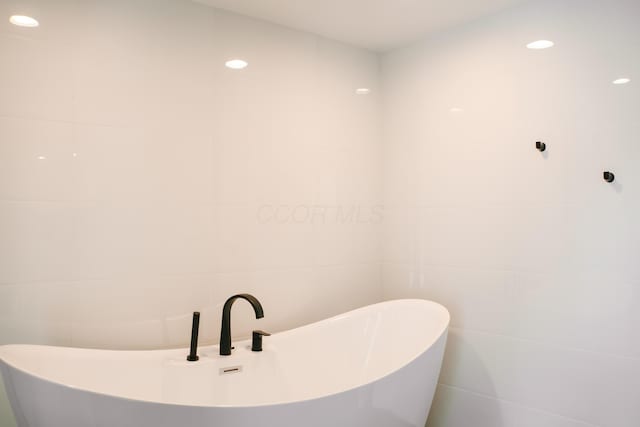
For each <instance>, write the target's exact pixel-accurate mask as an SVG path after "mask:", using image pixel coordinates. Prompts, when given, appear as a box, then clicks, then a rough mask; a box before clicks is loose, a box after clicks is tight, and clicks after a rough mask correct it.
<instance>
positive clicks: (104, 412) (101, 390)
mask: <svg viewBox="0 0 640 427" xmlns="http://www.w3.org/2000/svg"><path fill="white" fill-rule="evenodd" d="M448 324H449V314H448V312H447V310H446V309H445V308H444V307H442V306H441V305H438V304H436V303H434V302H430V301H424V300H397V301H389V302H384V303H380V304H375V305H371V306H368V307H364V308H361V309H358V310H354V311H351V312H348V313H346V314H343V315H340V316H336V317H333V318H330V319H327V320H323V321H320V322H317V323H313V324H311V325H307V326H303V327H301V328H297V329H293V330H289V331H285V332H281V333H278V334H274V335H273V336H270V337H265V339H264V351H262V352H252V351H251V349H250V343H249V342H248V341H239V342H234V346H235V350H234V351H233V354H232V355H231V356H220V355H218V346H211V347H203V348H201V349H200V351H199V354H200V360H199V361H197V362H187V361H186V359H185V356H186V354H187V351H186V350H158V351H105V350H85V349H75V348H62V347H46V346H32V345H7V346H2V347H0V366H1V368H2V375H3V378H4V382H5V387H6V389H7V392H8V395H9V399H10V401H11V406H12V408H13V411H14V413H15V416H16V419H17V422H18V426H20V427H208V426H211V427H249V426H260V427H309V426H312V427H316V426H317V427H409V426H411V427H423V426H424V424H425V421H426V419H427V415H428V412H429V408H430V406H431V401H432V398H433V394H434V391H435V388H436V382H437V379H438V375H439V371H440V365H441V363H442V356H443V353H444V347H445V342H446V336H447V327H448ZM227 371H228V372H227Z"/></svg>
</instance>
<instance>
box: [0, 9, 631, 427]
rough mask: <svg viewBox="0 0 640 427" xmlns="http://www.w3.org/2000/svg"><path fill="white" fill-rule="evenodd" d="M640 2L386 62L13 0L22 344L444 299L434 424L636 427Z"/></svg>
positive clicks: (8, 54) (529, 18) (570, 14)
mask: <svg viewBox="0 0 640 427" xmlns="http://www.w3.org/2000/svg"><path fill="white" fill-rule="evenodd" d="M16 7H20V8H22V9H21V10H17V9H16ZM18 12H22V13H26V14H31V15H35V16H37V17H38V19H39V20H40V22H41V24H42V25H41V26H40V27H39V28H38V29H35V30H34V29H24V28H17V27H13V26H11V25H10V24H9V23H8V22H7V20H6V19H4V18H1V17H2V16H9V15H11V14H14V13H18ZM638 16H640V10H639V9H638V5H637V2H635V1H634V0H615V1H613V2H599V1H596V0H582V1H578V0H561V1H550V0H548V1H543V2H530V4H528V5H525V6H522V7H519V8H515V9H512V10H510V11H506V12H503V13H502V14H498V15H496V16H494V17H490V18H487V19H484V20H481V21H478V22H475V23H470V24H468V25H466V26H463V27H461V28H458V29H454V30H451V31H448V32H445V33H442V34H440V35H437V36H435V37H432V38H430V39H428V40H426V41H424V42H420V43H417V44H415V45H413V46H410V47H407V48H405V49H400V50H397V51H394V52H391V53H387V54H385V55H383V56H382V74H381V75H380V74H379V69H378V57H377V56H376V55H374V54H371V53H368V52H364V51H361V50H357V49H352V48H349V47H346V46H343V45H341V44H339V43H336V42H333V41H328V40H325V39H322V38H319V37H316V36H313V35H310V34H304V33H299V32H295V31H292V30H289V29H284V28H281V27H277V26H273V25H270V24H267V23H264V22H260V21H255V20H251V19H248V18H244V17H241V16H237V15H233V14H230V13H226V12H221V11H217V10H214V9H211V8H206V7H204V6H201V5H197V4H194V3H191V2H188V1H179V0H171V1H166V2H154V1H151V0H135V1H130V0H127V1H125V0H116V1H104V0H89V1H80V0H65V1H60V2H55V5H53V4H52V3H51V2H46V1H44V0H42V1H34V2H31V3H30V4H29V5H27V4H26V3H22V4H20V3H16V2H0V63H1V64H2V66H1V67H0V94H1V96H0V235H1V236H2V239H0V343H8V342H28V343H41V344H52V345H73V346H87V347H108V348H157V347H166V346H184V345H186V344H187V340H188V338H189V336H188V332H189V327H190V320H191V317H190V315H191V312H192V311H194V310H199V311H201V312H202V316H203V322H202V332H201V336H202V339H203V341H204V342H206V343H210V342H215V341H217V339H218V334H219V323H218V322H219V315H220V309H221V305H222V304H223V302H224V300H225V298H226V297H227V296H229V295H231V294H233V293H236V292H239V291H243V292H250V293H253V294H255V295H256V296H258V297H259V299H260V300H261V301H262V302H263V304H264V307H265V312H266V317H265V319H263V320H262V321H261V322H260V323H261V325H262V327H263V329H267V330H273V331H277V330H281V329H287V328H290V327H292V326H295V325H300V324H304V323H307V322H311V321H314V320H318V319H321V318H324V317H327V316H330V315H333V314H337V313H340V312H343V311H345V310H348V309H350V308H354V307H357V306H361V305H364V304H367V303H371V302H375V301H377V300H379V299H380V298H381V296H382V295H384V297H386V298H403V297H419V298H428V299H433V300H435V301H439V302H441V303H443V304H444V305H445V306H447V307H448V308H449V310H450V311H451V313H452V332H451V339H450V344H449V347H448V350H447V357H446V361H445V365H444V367H443V373H442V378H441V385H440V387H439V391H438V394H437V396H436V400H435V402H434V406H433V411H432V415H431V417H430V420H429V426H435V427H458V426H460V427H463V426H464V427H468V426H477V427H529V426H532V427H533V426H548V427H631V426H633V427H635V426H636V425H637V420H638V419H640V413H638V410H637V402H638V401H640V394H639V393H638V390H639V389H640V387H639V386H640V384H639V378H640V366H639V364H638V363H639V360H640V345H639V344H638V343H640V335H639V332H638V331H639V330H640V327H639V326H640V316H639V315H638V310H636V307H637V306H638V303H639V302H640V301H639V300H638V297H639V295H640V292H638V289H640V267H639V265H640V264H638V263H637V256H636V254H637V253H638V250H639V249H640V248H639V247H638V246H639V242H640V239H639V237H640V228H638V226H637V225H636V220H635V219H636V218H637V217H638V209H639V208H640V202H638V200H640V198H639V197H638V196H639V189H638V188H640V187H636V186H635V183H636V182H637V181H639V180H638V179H637V178H638V177H637V173H636V172H635V169H636V168H635V163H636V159H637V158H638V156H637V155H638V154H639V151H638V150H639V148H638V147H639V145H638V144H637V143H636V139H637V136H638V135H640V121H638V120H637V119H636V116H637V111H638V107H639V106H638V99H640V96H639V95H640V93H639V89H638V88H640V86H639V85H638V84H637V81H636V77H634V76H640V62H639V61H638V56H637V53H636V51H637V47H638V44H639V39H640V32H639V31H638V30H637V22H636V21H637V18H638ZM540 38H549V39H552V40H554V41H555V42H556V46H555V47H554V48H553V49H550V50H546V51H540V52H532V51H528V50H527V49H524V45H525V44H526V43H528V42H530V41H533V40H536V39H540ZM234 57H242V58H245V59H247V60H248V61H249V67H248V68H247V69H246V70H243V71H240V72H237V71H231V70H228V69H226V68H224V66H223V63H224V61H225V60H227V59H230V58H234ZM623 75H625V76H630V77H631V78H632V79H633V81H632V83H631V84H629V85H626V86H620V87H614V86H613V85H611V81H612V80H613V79H615V78H617V77H620V76H623ZM637 78H639V79H640V77H637ZM379 80H381V81H379ZM363 86H364V87H370V88H372V89H373V91H372V94H371V95H369V96H355V94H354V90H355V88H357V87H363ZM383 89H384V97H381V96H380V94H381V92H382V91H383ZM381 101H383V102H382V104H381ZM381 105H382V108H381ZM454 107H455V108H456V109H457V110H454V111H452V108H454ZM537 139H542V140H544V141H545V142H546V143H547V145H548V151H547V152H546V153H545V154H543V155H541V154H540V153H538V152H537V151H535V149H534V147H533V143H534V142H535V140H537ZM604 169H611V170H613V171H614V172H615V173H616V176H617V180H616V183H615V184H613V185H609V184H606V183H604V182H603V181H602V178H601V173H602V171H603V170H604ZM383 196H384V197H383ZM383 204H384V206H383ZM383 220H384V226H383V224H382V221H383ZM381 254H382V260H383V264H382V267H381V266H380V260H381ZM25 312H28V313H30V315H29V316H25ZM233 325H234V334H235V335H237V336H246V335H247V334H248V333H249V331H250V330H251V329H252V328H253V327H254V326H255V320H254V319H253V314H252V312H251V309H250V307H249V306H248V305H246V304H238V305H237V306H236V308H234V323H233ZM11 423H12V420H11V419H10V415H9V408H8V406H7V404H6V399H5V398H3V397H2V396H1V395H0V424H2V425H3V426H4V425H12V424H11Z"/></svg>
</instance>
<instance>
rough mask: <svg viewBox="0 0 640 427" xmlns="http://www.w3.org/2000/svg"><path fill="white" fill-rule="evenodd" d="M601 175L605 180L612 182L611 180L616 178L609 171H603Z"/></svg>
mask: <svg viewBox="0 0 640 427" xmlns="http://www.w3.org/2000/svg"><path fill="white" fill-rule="evenodd" d="M602 176H603V178H604V180H605V181H607V182H613V180H614V179H616V176H615V175H614V174H612V173H611V172H609V171H606V172H604V173H603V174H602Z"/></svg>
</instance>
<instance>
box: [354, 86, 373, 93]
mask: <svg viewBox="0 0 640 427" xmlns="http://www.w3.org/2000/svg"><path fill="white" fill-rule="evenodd" d="M370 93H371V89H369V88H368V87H359V88H358V89H356V94H358V95H369V94H370Z"/></svg>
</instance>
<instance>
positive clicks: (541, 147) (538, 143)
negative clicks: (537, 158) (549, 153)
mask: <svg viewBox="0 0 640 427" xmlns="http://www.w3.org/2000/svg"><path fill="white" fill-rule="evenodd" d="M536 148H537V149H538V151H540V152H541V153H542V152H543V151H544V150H546V149H547V144H545V143H544V142H542V141H536Z"/></svg>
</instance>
